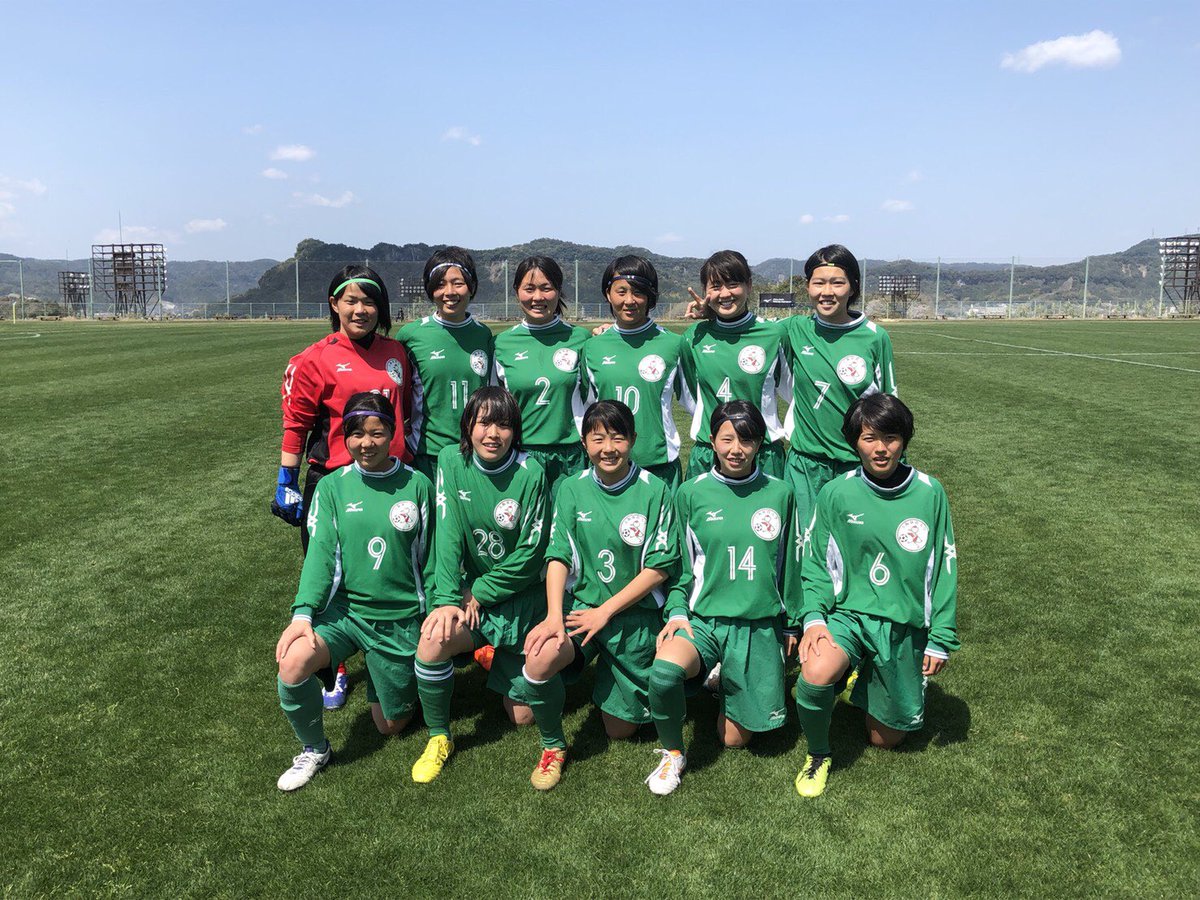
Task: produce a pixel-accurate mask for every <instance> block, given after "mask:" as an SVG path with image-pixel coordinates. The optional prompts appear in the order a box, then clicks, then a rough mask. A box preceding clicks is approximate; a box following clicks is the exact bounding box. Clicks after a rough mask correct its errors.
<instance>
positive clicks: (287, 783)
mask: <svg viewBox="0 0 1200 900" xmlns="http://www.w3.org/2000/svg"><path fill="white" fill-rule="evenodd" d="M331 759H333V748H331V747H330V746H329V742H328V741H327V742H326V743H325V749H324V750H314V749H313V748H312V747H305V748H304V751H303V752H302V753H301V754H300V755H299V756H296V757H293V758H292V767H291V768H290V769H288V770H287V771H286V772H284V773H283V774H282V775H280V776H279V780H278V781H277V782H275V784H276V786H277V787H278V788H279V789H280V790H281V791H295V790H299V789H300V788H302V787H304V786H305V785H306V784H308V783H309V782H310V781H312V780H313V778H315V777H316V774H317V773H318V772H320V771H321V770H322V769H323V768H325V767H326V766H327V765H329V760H331Z"/></svg>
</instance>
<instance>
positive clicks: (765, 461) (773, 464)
mask: <svg viewBox="0 0 1200 900" xmlns="http://www.w3.org/2000/svg"><path fill="white" fill-rule="evenodd" d="M785 454H786V451H785V450H784V447H783V441H775V442H774V443H770V444H768V443H766V442H765V441H764V442H763V445H762V446H761V447H759V448H758V456H757V457H756V458H755V460H754V461H755V462H756V463H758V467H759V468H760V469H761V470H762V471H764V472H766V473H767V474H768V475H773V476H775V477H776V478H782V477H783V469H784V456H785ZM716 464H717V457H716V455H715V454H714V453H713V448H712V444H708V443H705V442H703V441H697V442H696V443H695V444H694V445H693V446H692V452H691V455H690V456H688V464H687V474H686V475H684V480H685V481H691V480H692V479H693V478H695V477H696V476H697V475H703V474H705V473H706V472H708V471H710V470H711V469H712V467H713V466H715V465H716Z"/></svg>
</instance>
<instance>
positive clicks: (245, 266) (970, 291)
mask: <svg viewBox="0 0 1200 900" xmlns="http://www.w3.org/2000/svg"><path fill="white" fill-rule="evenodd" d="M440 246H442V245H430V244H419V243H418V244H404V245H396V244H386V243H380V244H376V245H375V246H374V247H371V248H361V247H351V246H348V245H345V244H328V243H325V242H323V241H318V240H315V239H312V238H310V239H306V240H304V241H301V242H300V243H299V244H298V245H297V247H296V253H295V256H294V257H293V258H292V259H289V260H284V261H276V260H271V259H257V260H250V261H239V262H233V261H231V262H229V263H228V273H229V293H230V297H231V300H232V304H231V307H230V308H231V311H232V312H234V313H235V314H242V315H244V314H246V313H247V312H248V311H255V312H254V314H262V313H265V312H268V311H273V312H276V313H278V314H295V310H296V299H297V294H298V295H299V298H300V301H301V313H302V314H304V315H314V314H316V315H321V314H323V309H324V307H323V304H324V298H325V297H326V296H327V292H328V288H329V282H330V280H331V278H332V277H333V276H334V274H335V273H336V272H337V270H338V269H339V268H341V266H343V265H345V264H347V263H350V262H359V263H361V262H366V263H369V264H370V265H371V266H372V267H373V268H374V269H375V270H376V271H378V272H379V274H380V276H381V277H382V278H383V279H384V281H385V283H386V284H387V285H388V289H389V292H390V293H391V295H392V299H393V301H397V302H399V303H402V304H403V303H414V302H415V303H417V304H418V306H419V307H420V308H421V309H427V308H428V306H427V305H426V301H425V298H424V292H423V290H422V288H421V270H422V268H423V266H424V263H425V260H426V259H427V258H428V257H429V255H430V254H431V253H432V252H433V251H434V250H436V249H438V248H439V247H440ZM471 252H472V253H473V255H474V256H475V260H476V263H477V267H478V269H479V275H480V286H479V293H478V295H477V297H476V302H477V303H478V304H489V305H490V304H503V303H504V302H505V293H506V291H505V287H506V282H507V280H508V279H509V278H511V275H512V272H511V268H512V267H515V265H516V263H517V262H518V261H520V260H521V259H523V258H524V257H526V256H533V255H542V256H549V257H551V258H552V259H555V260H557V261H558V262H559V264H560V265H561V266H562V268H563V271H564V276H565V278H564V282H565V283H564V296H565V297H566V299H567V300H569V301H571V302H572V303H574V301H575V300H576V298H578V300H579V301H580V302H581V303H583V304H587V305H589V306H596V305H598V304H600V303H601V302H602V297H601V295H600V278H601V275H602V273H603V271H604V267H605V266H607V265H608V263H609V262H610V261H611V260H612V259H613V258H614V257H617V256H621V255H624V254H631V253H632V254H637V255H639V256H644V257H646V258H647V259H649V260H650V261H651V262H652V263H653V264H654V266H655V268H656V269H657V270H658V274H659V283H660V293H661V296H660V306H664V307H665V306H668V305H671V304H682V303H683V302H685V301H686V300H687V287H688V286H694V287H698V281H699V271H700V266H701V264H702V263H703V260H701V259H698V258H695V257H671V256H663V255H662V254H658V253H652V252H650V251H649V250H646V249H644V248H639V247H628V246H623V247H595V246H591V245H587V244H576V243H571V242H569V241H560V240H554V239H551V238H542V239H538V240H535V241H530V242H529V243H527V244H518V245H514V246H510V247H496V248H492V249H483V250H477V249H472V251H471ZM16 259H17V257H15V256H11V255H9V254H0V296H2V295H5V294H16V293H17V292H18V290H19V284H18V266H17V265H16ZM297 261H298V263H299V279H297V270H296V266H297ZM506 261H507V262H508V264H509V267H510V268H509V270H508V271H507V273H506V269H505V262H506ZM864 263H865V268H866V273H867V284H866V289H867V290H866V292H867V294H868V296H870V295H871V294H873V293H875V292H876V291H877V289H878V280H877V279H878V276H880V275H917V276H919V277H920V278H921V295H922V297H924V298H927V299H929V300H932V298H933V294H934V284H935V277H936V272H937V266H936V265H935V264H934V263H928V262H914V261H912V260H873V259H867V260H865V261H864ZM789 266H791V268H792V270H793V271H794V273H795V276H796V283H795V285H794V287H795V288H796V289H798V290H802V287H801V284H802V277H803V270H804V261H803V260H800V259H793V260H788V259H786V258H783V259H781V258H773V259H767V260H764V261H762V262H760V263H757V264H755V265H753V270H754V277H755V287H756V288H757V289H759V290H786V289H787V285H786V282H787V278H788V272H789ZM576 267H578V293H576ZM21 268H22V269H23V273H24V291H25V295H26V296H27V297H31V298H40V299H41V300H43V301H46V302H47V303H53V302H54V301H57V300H58V296H59V289H58V273H59V272H60V271H80V272H86V271H87V270H88V260H86V259H82V260H41V259H22V266H21ZM1083 274H1084V264H1083V261H1082V260H1080V261H1079V262H1076V263H1069V264H1064V265H1052V266H1030V265H1021V264H1018V265H1017V266H1016V268H1015V278H1014V284H1013V296H1014V299H1015V300H1018V301H1024V300H1030V299H1035V300H1041V299H1045V300H1047V301H1054V300H1067V301H1072V300H1076V301H1077V300H1079V299H1080V298H1081V296H1082V291H1083ZM1158 274H1159V254H1158V241H1157V240H1153V239H1151V240H1146V241H1142V242H1140V243H1138V244H1135V245H1134V246H1132V247H1130V248H1129V249H1127V250H1123V251H1121V252H1119V253H1110V254H1103V255H1098V256H1093V257H1091V258H1090V260H1089V262H1088V293H1089V298H1093V299H1094V300H1095V301H1096V302H1104V301H1109V302H1125V303H1127V302H1131V301H1132V302H1136V303H1145V302H1147V301H1151V300H1157V297H1158ZM297 287H298V290H297ZM1008 291H1009V266H1008V265H1004V264H996V263H962V262H957V263H943V264H942V266H941V282H940V291H939V293H940V299H941V300H942V301H944V302H957V301H959V300H965V301H968V302H970V303H972V304H985V305H986V304H988V303H994V302H1000V301H1006V300H1007V298H1008ZM509 293H510V303H511V302H512V300H511V292H509ZM164 299H165V300H166V301H167V302H169V303H172V304H174V306H175V308H176V311H177V312H183V311H186V310H190V309H192V308H197V307H200V306H201V305H204V306H206V307H207V310H208V312H209V313H210V314H211V313H212V312H220V311H222V308H223V307H224V304H225V299H226V263H225V262H223V261H208V260H195V261H182V260H171V259H168V261H167V290H166V292H165V295H164ZM96 302H97V308H98V309H103V308H106V307H107V305H108V304H107V301H106V299H105V298H103V297H101V296H97V297H96ZM514 309H515V306H514Z"/></svg>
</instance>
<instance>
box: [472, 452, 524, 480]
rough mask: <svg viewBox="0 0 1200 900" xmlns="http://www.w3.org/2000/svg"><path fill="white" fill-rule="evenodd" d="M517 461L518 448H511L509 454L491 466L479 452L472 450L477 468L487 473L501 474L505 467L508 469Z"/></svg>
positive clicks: (473, 460)
mask: <svg viewBox="0 0 1200 900" xmlns="http://www.w3.org/2000/svg"><path fill="white" fill-rule="evenodd" d="M516 461H517V451H516V450H509V451H508V456H506V457H504V459H502V460H501V461H500V462H498V463H497V464H496V465H494V466H489V465H488V464H487V463H485V462H484V461H483V460H482V459H480V458H479V454H478V453H476V452H475V451H474V450H472V451H471V462H473V463H475V468H477V469H478V470H479V471H481V472H483V473H484V474H485V475H499V474H500V473H501V472H503V471H504V470H505V469H508V468H509V467H510V466H512V464H513V463H515V462H516Z"/></svg>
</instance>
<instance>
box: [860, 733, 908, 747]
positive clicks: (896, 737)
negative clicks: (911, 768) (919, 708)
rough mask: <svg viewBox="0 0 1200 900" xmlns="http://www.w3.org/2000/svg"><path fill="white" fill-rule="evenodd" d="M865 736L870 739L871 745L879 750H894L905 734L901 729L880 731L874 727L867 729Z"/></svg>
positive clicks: (902, 740)
mask: <svg viewBox="0 0 1200 900" xmlns="http://www.w3.org/2000/svg"><path fill="white" fill-rule="evenodd" d="M867 737H868V738H869V739H870V741H871V746H872V747H876V748H878V749H879V750H895V749H896V748H897V747H899V746H900V745H901V744H902V743H904V738H905V737H906V735H905V734H904V732H903V731H891V730H890V729H889V730H888V731H880V730H878V729H875V728H868V729H867Z"/></svg>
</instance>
